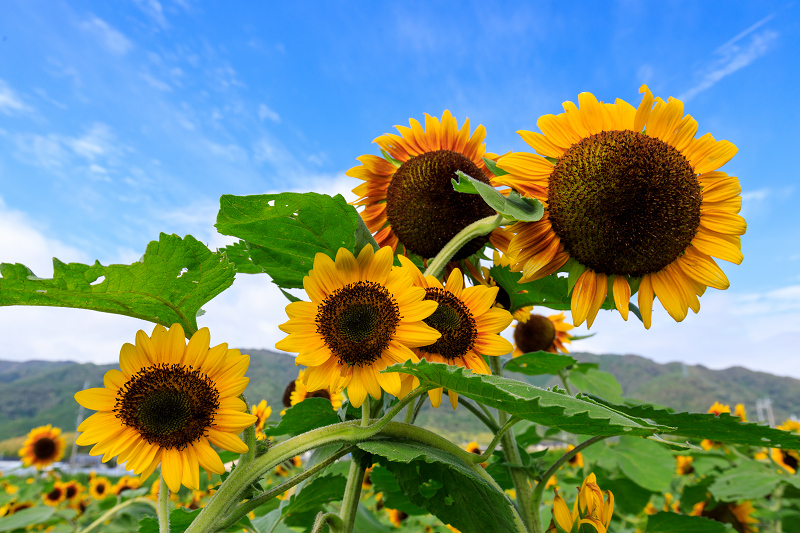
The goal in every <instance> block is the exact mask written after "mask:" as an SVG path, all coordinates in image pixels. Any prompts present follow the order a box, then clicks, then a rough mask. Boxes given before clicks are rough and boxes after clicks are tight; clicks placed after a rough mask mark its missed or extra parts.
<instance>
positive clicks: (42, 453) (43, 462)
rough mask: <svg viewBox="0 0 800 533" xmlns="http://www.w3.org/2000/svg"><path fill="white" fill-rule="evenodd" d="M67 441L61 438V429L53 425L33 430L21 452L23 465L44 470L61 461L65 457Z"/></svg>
mask: <svg viewBox="0 0 800 533" xmlns="http://www.w3.org/2000/svg"><path fill="white" fill-rule="evenodd" d="M65 447H66V441H65V440H64V437H62V436H61V428H54V427H53V425H52V424H47V425H46V426H39V427H38V428H33V429H32V430H31V431H30V433H28V437H27V438H26V439H25V443H24V444H23V445H22V448H20V450H19V456H20V457H21V458H22V464H23V465H25V466H35V467H36V468H38V469H42V468H44V467H45V466H48V465H51V464H53V463H55V462H56V461H59V460H60V459H61V458H62V457H63V456H64V448H65Z"/></svg>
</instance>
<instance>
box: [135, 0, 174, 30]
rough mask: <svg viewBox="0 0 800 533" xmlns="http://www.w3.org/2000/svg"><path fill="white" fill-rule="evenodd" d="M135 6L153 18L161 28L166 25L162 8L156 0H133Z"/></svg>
mask: <svg viewBox="0 0 800 533" xmlns="http://www.w3.org/2000/svg"><path fill="white" fill-rule="evenodd" d="M134 1H135V3H136V6H137V7H138V8H139V9H140V10H142V12H143V13H144V14H145V15H147V16H148V17H150V18H151V19H153V21H154V22H155V23H156V24H158V25H159V26H161V27H162V28H166V27H167V19H166V17H165V16H164V8H163V7H162V5H161V3H160V2H159V1H158V0H134Z"/></svg>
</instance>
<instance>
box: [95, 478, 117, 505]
mask: <svg viewBox="0 0 800 533" xmlns="http://www.w3.org/2000/svg"><path fill="white" fill-rule="evenodd" d="M113 487H114V486H113V485H112V484H111V482H110V481H109V480H108V478H106V477H102V476H98V477H95V478H93V479H92V480H91V481H89V494H91V495H92V498H94V499H95V500H102V499H103V498H105V497H106V496H108V495H109V494H111V493H113V492H114V490H113Z"/></svg>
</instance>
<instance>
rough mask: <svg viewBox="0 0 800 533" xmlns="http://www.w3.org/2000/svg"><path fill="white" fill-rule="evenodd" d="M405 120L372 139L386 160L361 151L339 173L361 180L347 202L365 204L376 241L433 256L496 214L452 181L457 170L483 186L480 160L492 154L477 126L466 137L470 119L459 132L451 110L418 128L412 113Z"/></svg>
mask: <svg viewBox="0 0 800 533" xmlns="http://www.w3.org/2000/svg"><path fill="white" fill-rule="evenodd" d="M410 124H411V127H410V128H407V127H404V126H396V128H397V129H398V131H399V132H400V135H394V134H386V135H382V136H380V137H378V138H377V139H375V141H374V142H375V143H377V144H378V146H380V148H381V150H382V151H383V152H384V153H385V154H387V155H388V157H386V158H383V157H378V156H374V155H363V156H361V157H359V158H358V160H359V161H360V162H361V165H359V166H357V167H353V168H351V169H350V170H348V171H347V172H345V174H347V175H348V176H350V177H353V178H358V179H360V180H363V181H364V183H362V184H361V185H359V186H358V187H356V188H355V189H353V193H355V194H356V195H358V197H359V198H358V200H356V201H355V202H353V203H354V204H355V205H357V206H364V210H363V211H362V212H361V217H362V218H363V219H364V222H365V223H366V225H367V228H369V230H370V232H372V233H374V234H375V240H376V241H377V242H378V244H379V245H380V246H390V247H391V248H392V250H394V251H398V253H403V252H405V253H413V254H416V255H418V256H420V257H422V258H431V257H434V256H436V254H437V253H439V251H440V250H441V249H442V248H443V247H444V245H445V244H447V243H448V242H449V241H450V239H452V238H453V237H454V236H455V235H456V234H457V233H458V232H459V231H461V230H462V229H464V228H465V227H467V226H468V225H469V224H471V223H473V222H476V221H477V220H480V219H482V218H485V217H488V216H491V215H494V214H495V211H494V210H493V209H492V208H491V207H489V206H488V205H487V204H486V203H485V202H484V201H483V199H482V198H481V197H480V196H479V195H472V194H462V193H459V192H456V191H455V190H454V189H453V185H452V182H451V180H452V179H454V178H455V177H456V171H457V170H460V171H462V172H464V173H465V174H467V175H468V176H470V177H472V178H474V179H476V180H479V181H482V182H484V183H487V184H488V183H489V182H490V178H491V176H492V174H491V172H490V171H489V170H488V169H487V168H486V164H485V163H484V161H483V157H484V156H486V157H487V158H488V159H494V158H496V157H497V156H496V155H495V154H488V153H486V146H485V144H484V142H483V141H484V139H485V137H486V129H485V128H484V127H483V126H478V128H477V129H476V130H475V133H473V134H472V135H470V125H469V119H467V120H466V121H465V122H464V125H463V126H462V127H461V129H458V124H457V121H456V119H455V118H453V116H452V115H451V114H450V112H449V111H445V112H444V114H443V115H442V119H441V121H440V120H439V119H438V118H436V117H432V116H430V115H428V114H426V115H425V128H424V129H423V127H422V125H421V124H420V123H419V122H417V121H416V120H415V119H413V118H412V119H411V120H410ZM501 231H502V230H501ZM496 233H500V232H497V231H496ZM492 235H495V234H494V233H493V234H491V235H486V236H482V237H476V238H475V239H473V240H471V241H470V242H468V243H467V244H465V245H464V246H463V247H462V248H461V250H459V251H458V252H457V253H456V255H455V256H454V257H453V260H455V261H457V260H459V259H464V258H466V257H469V256H470V255H472V254H474V253H475V252H477V251H478V250H480V249H481V248H482V247H483V245H484V244H486V243H487V242H488V241H489V240H490V239H492Z"/></svg>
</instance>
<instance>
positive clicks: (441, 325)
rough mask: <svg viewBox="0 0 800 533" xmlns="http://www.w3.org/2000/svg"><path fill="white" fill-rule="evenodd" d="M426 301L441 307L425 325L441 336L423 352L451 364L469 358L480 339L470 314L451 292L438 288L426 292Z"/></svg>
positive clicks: (424, 347) (424, 348) (423, 349)
mask: <svg viewBox="0 0 800 533" xmlns="http://www.w3.org/2000/svg"><path fill="white" fill-rule="evenodd" d="M425 299H426V300H433V301H434V302H437V303H438V304H439V306H438V307H437V308H436V311H434V312H433V314H432V315H431V316H429V317H428V318H426V319H425V320H424V322H425V323H426V324H427V325H429V326H430V327H432V328H434V329H435V330H436V331H438V332H439V333H441V334H442V336H441V337H439V338H438V339H437V340H436V342H434V343H433V344H430V345H428V346H423V347H421V348H420V350H422V351H423V352H428V353H432V354H439V355H441V356H442V357H444V358H445V359H447V360H448V361H451V362H452V361H453V360H455V359H456V358H458V357H463V356H464V355H466V354H467V352H469V351H470V350H471V349H472V347H473V346H475V341H476V340H477V338H478V328H477V326H476V324H475V319H474V318H473V316H472V313H471V312H470V310H469V309H468V308H467V306H466V305H464V302H462V301H461V300H460V299H459V298H458V297H457V296H455V295H454V294H453V293H452V292H449V291H446V290H443V289H439V288H437V287H429V288H427V289H425Z"/></svg>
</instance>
